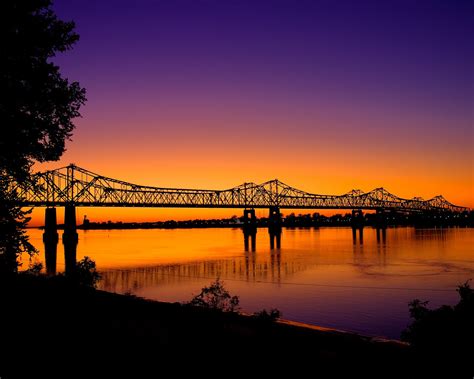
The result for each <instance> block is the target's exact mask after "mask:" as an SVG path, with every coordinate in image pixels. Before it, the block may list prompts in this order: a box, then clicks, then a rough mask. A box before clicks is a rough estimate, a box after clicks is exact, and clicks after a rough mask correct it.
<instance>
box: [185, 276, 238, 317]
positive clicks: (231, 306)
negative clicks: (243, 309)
mask: <svg viewBox="0 0 474 379" xmlns="http://www.w3.org/2000/svg"><path fill="white" fill-rule="evenodd" d="M239 301H240V300H239V297H238V296H231V295H230V293H229V292H228V291H227V290H226V289H225V287H224V283H223V282H222V281H221V280H220V279H219V278H217V279H216V280H215V281H214V282H212V283H211V284H210V286H209V287H204V288H202V290H201V293H200V294H199V295H197V296H195V297H194V298H193V299H192V300H191V301H190V302H189V304H190V305H193V306H198V307H203V308H211V309H217V310H221V311H224V312H236V311H237V310H238V309H239V308H240V307H239Z"/></svg>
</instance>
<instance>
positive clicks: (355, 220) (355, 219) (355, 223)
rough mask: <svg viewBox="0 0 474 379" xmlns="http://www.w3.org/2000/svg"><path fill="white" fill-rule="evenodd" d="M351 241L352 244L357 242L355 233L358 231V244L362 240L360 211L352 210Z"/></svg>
mask: <svg viewBox="0 0 474 379" xmlns="http://www.w3.org/2000/svg"><path fill="white" fill-rule="evenodd" d="M351 226H352V239H353V241H354V243H355V242H356V240H357V231H359V241H360V243H362V242H363V240H364V213H363V212H362V209H353V210H352V219H351Z"/></svg>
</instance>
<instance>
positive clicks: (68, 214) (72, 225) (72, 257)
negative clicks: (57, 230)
mask: <svg viewBox="0 0 474 379" xmlns="http://www.w3.org/2000/svg"><path fill="white" fill-rule="evenodd" d="M77 242H78V234H77V227H76V207H75V206H74V205H73V204H68V205H66V207H65V209H64V233H63V245H64V263H65V272H66V275H72V274H74V272H75V271H76V252H77Z"/></svg>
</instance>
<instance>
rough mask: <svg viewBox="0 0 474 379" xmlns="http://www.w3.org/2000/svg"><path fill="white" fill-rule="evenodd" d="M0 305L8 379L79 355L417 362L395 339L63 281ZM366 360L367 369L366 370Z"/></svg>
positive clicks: (321, 363) (96, 358)
mask: <svg viewBox="0 0 474 379" xmlns="http://www.w3.org/2000/svg"><path fill="white" fill-rule="evenodd" d="M1 303H2V309H5V310H8V312H3V314H2V319H3V320H2V322H1V325H0V329H1V331H0V332H1V336H2V344H3V345H4V346H8V347H9V348H8V350H7V352H6V353H4V355H3V356H2V360H3V364H2V365H1V366H0V368H1V369H2V370H3V372H1V373H0V374H1V376H2V378H8V377H17V376H23V375H19V374H21V373H22V371H21V370H27V369H28V367H30V368H31V367H34V364H33V363H32V360H33V361H36V360H37V361H38V362H37V363H38V364H44V363H45V362H48V360H51V359H52V360H53V361H54V360H57V359H60V360H61V361H62V362H63V363H64V362H69V361H70V362H74V361H75V360H76V359H77V357H78V354H79V356H81V357H82V358H81V359H86V360H87V361H88V362H89V363H90V364H91V365H92V364H98V365H99V367H102V366H104V365H105V364H106V361H104V359H105V356H104V354H105V353H106V354H107V356H112V357H113V359H114V360H115V361H117V362H120V364H119V366H120V365H122V366H123V367H133V366H138V367H140V368H141V369H143V368H145V367H149V368H151V367H153V366H155V365H156V360H157V359H158V357H163V356H167V355H169V354H174V353H179V355H180V357H182V358H183V359H184V358H191V359H192V358H197V357H199V356H204V357H207V358H209V359H211V358H212V359H216V358H217V357H221V358H222V357H226V359H227V358H228V359H231V358H232V359H235V358H237V357H236V356H235V353H236V352H238V353H239V354H240V355H241V356H240V358H239V359H241V358H243V357H245V356H247V354H250V353H256V352H259V353H262V354H263V353H265V354H267V353H269V352H271V353H272V355H273V357H274V358H276V357H283V356H285V357H287V359H290V357H292V358H291V359H292V360H293V359H298V361H294V362H298V365H299V366H298V367H299V368H302V367H304V366H307V365H310V366H314V365H316V366H317V367H318V369H332V370H336V371H337V370H338V369H343V368H347V367H351V372H358V371H361V372H370V370H371V369H372V368H375V366H377V367H381V365H385V366H386V367H387V366H390V367H397V368H398V369H401V370H405V369H408V367H409V366H410V361H411V352H410V349H409V347H408V346H407V345H405V344H402V343H399V342H396V341H387V340H377V339H373V338H369V337H363V336H360V335H357V334H354V333H345V332H341V331H337V330H331V329H325V328H318V327H314V326H305V325H302V324H297V323H291V322H276V323H275V322H270V321H268V320H267V321H265V320H260V319H257V318H255V317H249V316H244V315H239V314H234V313H222V312H218V311H213V310H209V309H202V308H197V307H190V306H187V305H182V304H179V303H164V302H158V301H151V300H145V299H142V298H137V297H133V296H127V295H119V294H113V293H108V292H104V291H99V290H94V289H91V288H86V287H81V286H77V285H74V284H72V283H70V282H69V281H67V280H66V279H65V278H63V277H55V278H46V277H41V276H40V277H35V276H31V275H19V276H18V277H17V278H16V279H15V280H13V281H10V282H3V283H2V290H1ZM46 344H47V345H46ZM46 346H47V348H46ZM25 349H27V350H28V351H30V352H34V353H33V354H32V355H31V356H29V358H28V359H29V362H30V364H29V365H28V367H26V366H25V365H21V362H20V361H22V360H23V359H25V356H23V355H21V354H20V355H18V352H19V351H23V350H25ZM227 354H228V355H227ZM303 357H311V360H310V361H308V360H305V359H303ZM368 357H370V360H371V361H372V362H373V363H372V367H369V368H367V367H366V366H364V365H363V362H366V361H367V359H368ZM53 361H51V363H53ZM160 361H161V358H160ZM161 362H162V363H161V364H166V362H163V361H161ZM249 362H250V361H247V362H243V363H240V364H241V365H244V366H246V365H247V364H249ZM289 362H290V361H288V362H286V363H289ZM236 363H237V362H235V364H236ZM18 365H19V366H18ZM232 365H234V363H232ZM374 365H375V366H374ZM18 370H20V371H18ZM367 370H369V371H367Z"/></svg>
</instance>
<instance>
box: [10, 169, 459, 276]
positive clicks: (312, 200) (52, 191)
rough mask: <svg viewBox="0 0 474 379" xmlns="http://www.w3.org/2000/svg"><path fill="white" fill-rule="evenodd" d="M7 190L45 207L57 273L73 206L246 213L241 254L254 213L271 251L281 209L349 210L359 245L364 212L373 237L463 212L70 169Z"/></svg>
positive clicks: (419, 203)
mask: <svg viewBox="0 0 474 379" xmlns="http://www.w3.org/2000/svg"><path fill="white" fill-rule="evenodd" d="M9 185H10V190H11V192H12V193H13V194H15V196H13V197H12V198H15V199H19V200H18V204H17V205H20V206H25V207H46V211H45V227H44V234H43V241H44V244H45V258H46V266H47V270H48V271H50V270H49V269H48V267H51V268H53V267H54V270H52V271H50V272H51V273H53V272H55V266H56V249H57V243H58V226H57V217H56V207H62V206H63V207H64V208H65V215H64V233H63V236H62V237H63V238H62V240H63V244H64V250H65V268H66V273H68V272H69V273H71V272H74V270H75V267H76V247H77V242H78V234H77V225H76V207H189V208H241V209H244V217H243V226H242V228H243V231H244V244H245V250H246V251H248V250H249V249H250V246H251V250H252V251H255V235H256V232H257V221H256V215H255V209H256V208H267V209H269V216H268V219H267V226H268V231H269V234H270V246H271V249H273V248H274V247H275V244H276V247H277V248H279V247H280V235H281V228H282V219H281V213H280V209H350V210H352V217H351V222H352V229H353V239H354V241H355V240H356V230H359V239H360V242H362V229H363V227H364V216H363V210H372V211H375V212H376V220H377V224H376V226H377V238H379V232H380V230H382V233H385V227H386V217H385V212H393V211H395V212H405V213H422V214H424V213H429V214H436V215H437V214H445V215H446V214H450V213H459V212H463V211H467V210H468V209H467V208H465V207H460V206H457V205H454V204H451V203H450V202H448V201H447V200H446V199H445V198H444V197H443V196H441V195H439V196H435V197H433V198H431V199H429V200H423V199H422V198H420V197H415V198H412V199H404V198H401V197H398V196H396V195H393V194H391V193H390V192H388V191H387V190H385V189H384V188H376V189H374V190H372V191H370V192H363V191H361V190H352V191H350V192H348V193H346V194H343V195H320V194H313V193H309V192H306V191H302V190H299V189H297V188H293V187H291V186H289V185H287V184H284V183H282V182H280V181H279V180H277V179H275V180H270V181H268V182H265V183H262V184H255V183H244V184H241V185H239V186H237V187H233V188H230V189H225V190H205V189H185V188H164V187H151V186H143V185H137V184H132V183H128V182H125V181H122V180H117V179H113V178H109V177H106V176H103V175H99V174H96V173H93V172H91V171H88V170H86V169H83V168H81V167H78V166H76V165H74V164H71V165H69V166H66V167H62V168H59V169H56V170H50V171H45V172H38V173H36V174H34V175H33V180H31V181H28V182H24V183H17V182H10V183H9Z"/></svg>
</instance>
